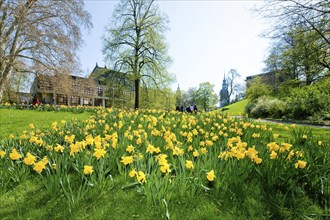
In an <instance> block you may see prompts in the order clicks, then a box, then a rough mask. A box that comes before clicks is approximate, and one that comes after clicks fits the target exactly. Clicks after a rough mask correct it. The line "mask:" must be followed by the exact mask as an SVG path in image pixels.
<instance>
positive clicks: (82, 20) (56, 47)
mask: <svg viewBox="0 0 330 220" xmlns="http://www.w3.org/2000/svg"><path fill="white" fill-rule="evenodd" d="M91 26H92V24H91V17H90V14H89V13H88V12H87V11H86V10H84V1H83V0H66V1H53V0H43V1H37V0H21V1H17V0H0V100H1V98H2V93H3V90H4V88H5V86H6V85H7V84H8V80H9V79H10V78H11V75H12V73H13V71H17V72H22V73H24V72H25V73H26V72H29V73H31V72H32V73H36V74H57V73H72V71H73V69H75V68H76V66H77V65H75V64H76V63H77V57H76V53H75V52H76V51H77V49H78V48H79V46H80V45H81V43H82V38H81V36H82V34H81V27H84V28H87V29H89V28H90V27H91ZM22 63H23V64H24V65H22Z"/></svg>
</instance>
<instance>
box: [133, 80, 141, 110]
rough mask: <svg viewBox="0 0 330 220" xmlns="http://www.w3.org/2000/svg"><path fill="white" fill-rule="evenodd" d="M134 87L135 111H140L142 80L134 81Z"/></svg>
mask: <svg viewBox="0 0 330 220" xmlns="http://www.w3.org/2000/svg"><path fill="white" fill-rule="evenodd" d="M134 87H135V103H134V109H138V108H139V98H140V79H135V80H134Z"/></svg>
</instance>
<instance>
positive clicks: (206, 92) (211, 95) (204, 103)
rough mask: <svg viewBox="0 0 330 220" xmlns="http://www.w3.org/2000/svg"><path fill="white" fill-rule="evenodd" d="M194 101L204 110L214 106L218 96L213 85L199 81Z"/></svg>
mask: <svg viewBox="0 0 330 220" xmlns="http://www.w3.org/2000/svg"><path fill="white" fill-rule="evenodd" d="M196 102H197V104H198V105H199V106H201V108H202V109H204V111H207V109H212V108H215V107H216V104H217V102H218V97H217V95H216V93H215V92H214V85H212V84H211V83H209V82H203V83H200V84H199V87H198V89H197V90H196Z"/></svg>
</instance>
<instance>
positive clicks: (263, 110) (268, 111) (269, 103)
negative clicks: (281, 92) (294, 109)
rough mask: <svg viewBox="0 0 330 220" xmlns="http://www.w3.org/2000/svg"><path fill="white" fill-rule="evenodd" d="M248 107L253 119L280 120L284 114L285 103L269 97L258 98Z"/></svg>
mask: <svg viewBox="0 0 330 220" xmlns="http://www.w3.org/2000/svg"><path fill="white" fill-rule="evenodd" d="M250 107H251V111H250V114H251V115H252V116H253V117H272V118H281V117H282V116H283V115H284V113H285V102H283V101H281V100H279V99H277V98H273V97H269V96H263V97H260V98H258V99H257V100H256V102H255V104H254V105H251V106H250Z"/></svg>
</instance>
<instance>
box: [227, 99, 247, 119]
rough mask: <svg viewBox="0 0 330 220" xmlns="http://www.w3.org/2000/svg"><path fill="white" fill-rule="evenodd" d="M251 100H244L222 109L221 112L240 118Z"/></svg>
mask: <svg viewBox="0 0 330 220" xmlns="http://www.w3.org/2000/svg"><path fill="white" fill-rule="evenodd" d="M248 102H249V100H248V99H244V100H241V101H239V102H235V103H234V104H231V105H228V106H226V107H224V108H221V111H223V112H225V113H227V112H228V113H229V114H230V115H232V116H238V115H242V114H244V111H245V106H246V105H247V104H248Z"/></svg>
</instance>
